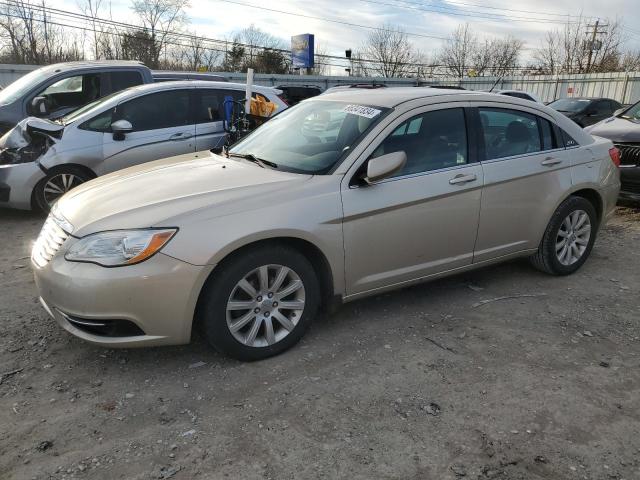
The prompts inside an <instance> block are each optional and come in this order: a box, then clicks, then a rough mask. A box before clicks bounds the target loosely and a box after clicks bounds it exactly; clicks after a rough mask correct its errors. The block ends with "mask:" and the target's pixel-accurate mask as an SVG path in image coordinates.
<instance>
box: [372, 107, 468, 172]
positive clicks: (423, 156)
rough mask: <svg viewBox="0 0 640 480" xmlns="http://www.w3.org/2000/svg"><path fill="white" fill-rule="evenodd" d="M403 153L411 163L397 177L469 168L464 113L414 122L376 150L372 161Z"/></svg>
mask: <svg viewBox="0 0 640 480" xmlns="http://www.w3.org/2000/svg"><path fill="white" fill-rule="evenodd" d="M399 151H404V152H405V153H406V155H407V163H406V164H405V166H404V168H403V169H402V170H401V171H400V172H398V173H397V174H396V175H394V176H396V177H399V176H403V175H411V174H414V173H422V172H428V171H431V170H439V169H442V168H448V167H455V166H457V165H464V164H466V163H467V162H468V155H467V128H466V124H465V117H464V111H463V109H462V108H450V109H444V110H435V111H432V112H427V113H423V114H421V115H417V116H415V117H413V118H410V119H409V120H407V121H405V122H403V123H402V124H400V126H398V128H396V129H395V130H394V131H393V132H392V133H391V135H389V136H388V137H387V138H386V139H385V140H384V141H383V142H382V143H381V144H380V145H379V146H378V148H376V150H375V151H374V153H373V155H372V156H371V158H375V157H379V156H381V155H386V154H387V153H392V152H399Z"/></svg>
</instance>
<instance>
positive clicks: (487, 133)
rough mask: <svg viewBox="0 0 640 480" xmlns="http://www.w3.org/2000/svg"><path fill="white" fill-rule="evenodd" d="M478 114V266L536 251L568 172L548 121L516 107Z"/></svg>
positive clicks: (487, 107)
mask: <svg viewBox="0 0 640 480" xmlns="http://www.w3.org/2000/svg"><path fill="white" fill-rule="evenodd" d="M477 112H478V114H479V115H478V117H477V118H478V127H479V131H480V132H481V133H480V142H481V145H482V148H481V152H480V156H481V159H482V166H483V172H484V188H483V191H482V202H481V207H480V224H479V227H478V239H477V242H476V248H475V253H474V262H482V261H485V260H490V259H493V258H498V257H501V256H505V255H509V254H512V253H515V252H520V251H523V250H527V249H534V248H537V246H538V244H539V242H540V238H541V234H542V232H543V231H544V229H545V228H546V225H547V222H548V221H549V219H550V218H551V214H552V213H553V211H554V209H555V208H556V205H557V204H558V203H559V201H560V200H561V199H562V198H563V196H564V195H565V193H566V192H567V191H568V190H569V189H570V188H571V171H570V161H569V159H568V157H567V152H566V151H565V149H564V145H563V143H562V140H561V139H558V138H557V134H556V132H555V130H556V129H555V128H554V126H553V124H552V122H551V121H550V119H548V118H544V117H542V116H539V115H536V113H535V112H536V111H535V110H529V109H527V108H525V107H519V106H515V105H514V106H510V107H509V108H505V107H504V104H502V105H496V106H494V105H491V104H490V103H486V104H482V105H479V107H478V109H477Z"/></svg>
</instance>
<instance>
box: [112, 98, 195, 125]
mask: <svg viewBox="0 0 640 480" xmlns="http://www.w3.org/2000/svg"><path fill="white" fill-rule="evenodd" d="M113 120H114V121H115V120H128V121H129V122H131V125H133V131H134V132H140V131H144V130H157V129H160V128H171V127H181V126H184V125H189V124H190V123H192V122H191V119H190V115H189V90H167V91H164V92H158V93H151V94H149V95H145V96H143V97H138V98H134V99H133V100H129V101H128V102H125V103H123V104H121V105H118V106H117V107H116V111H115V114H114V119H113Z"/></svg>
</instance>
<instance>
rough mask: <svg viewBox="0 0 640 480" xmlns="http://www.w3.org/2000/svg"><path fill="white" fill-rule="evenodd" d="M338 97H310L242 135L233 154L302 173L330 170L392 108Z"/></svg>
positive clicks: (230, 152) (318, 172)
mask: <svg viewBox="0 0 640 480" xmlns="http://www.w3.org/2000/svg"><path fill="white" fill-rule="evenodd" d="M388 110H389V109H388V108H382V107H376V106H371V105H361V104H350V103H348V102H336V101H321V100H316V101H307V102H303V103H301V104H299V105H297V106H295V107H292V108H290V109H287V110H285V111H284V112H282V113H281V114H280V115H278V116H276V117H274V118H272V119H271V120H269V121H268V122H267V123H265V124H264V125H263V126H261V127H260V128H258V129H257V130H256V131H255V132H253V133H252V134H250V135H249V136H247V137H246V138H244V139H242V140H241V141H240V142H238V143H237V144H236V145H234V146H233V147H232V148H231V149H230V150H229V154H230V155H231V156H233V155H246V156H252V157H254V158H256V159H259V160H262V161H264V162H265V163H266V164H267V165H269V164H271V165H275V166H277V168H282V169H284V170H288V171H293V172H299V173H314V174H324V173H327V172H328V171H329V170H330V169H331V168H332V167H333V166H334V165H335V164H336V163H337V162H338V161H339V160H340V159H341V157H342V155H343V154H344V153H345V152H346V151H348V150H349V149H350V148H351V147H353V145H355V144H356V142H357V141H358V140H359V139H360V138H362V137H363V136H364V134H365V133H366V132H367V131H368V130H369V129H370V128H371V127H372V126H373V125H375V124H376V123H377V122H379V121H380V119H381V118H382V117H383V116H384V114H385V113H386V112H387V111H388Z"/></svg>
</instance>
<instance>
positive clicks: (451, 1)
mask: <svg viewBox="0 0 640 480" xmlns="http://www.w3.org/2000/svg"><path fill="white" fill-rule="evenodd" d="M398 1H401V2H402V3H409V4H413V5H425V3H424V2H420V1H417V2H412V1H410V0H398ZM447 3H448V4H450V5H461V6H471V7H480V8H485V9H490V10H500V11H507V12H517V13H533V14H535V15H548V16H555V17H565V18H571V17H574V18H583V17H582V16H581V15H570V14H568V13H553V12H548V13H541V12H536V11H533V10H520V9H514V8H506V7H492V6H489V5H486V4H481V3H469V2H461V1H458V0H447ZM428 5H433V4H428ZM584 18H591V17H584Z"/></svg>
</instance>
